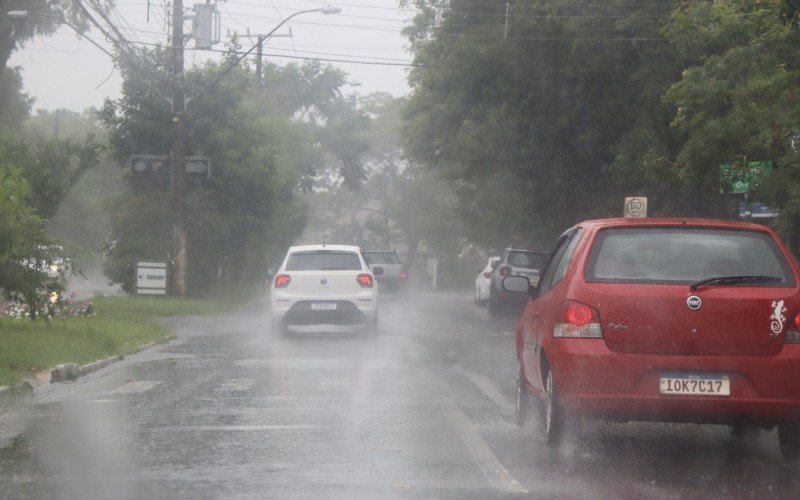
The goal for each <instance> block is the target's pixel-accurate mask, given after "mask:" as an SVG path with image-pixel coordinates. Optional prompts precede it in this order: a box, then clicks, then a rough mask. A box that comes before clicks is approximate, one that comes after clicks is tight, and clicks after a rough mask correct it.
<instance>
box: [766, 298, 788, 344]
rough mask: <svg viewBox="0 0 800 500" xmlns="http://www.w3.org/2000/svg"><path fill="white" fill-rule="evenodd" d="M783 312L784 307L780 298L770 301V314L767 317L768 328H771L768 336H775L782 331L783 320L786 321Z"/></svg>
mask: <svg viewBox="0 0 800 500" xmlns="http://www.w3.org/2000/svg"><path fill="white" fill-rule="evenodd" d="M785 312H786V307H785V306H784V305H783V301H782V300H773V301H772V316H770V317H769V319H770V324H769V328H770V330H772V334H771V335H770V337H777V336H778V335H780V333H781V332H782V331H783V322H784V321H786V316H784V315H783V313H785Z"/></svg>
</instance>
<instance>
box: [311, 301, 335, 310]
mask: <svg viewBox="0 0 800 500" xmlns="http://www.w3.org/2000/svg"><path fill="white" fill-rule="evenodd" d="M311 310H312V311H335V310H336V302H312V303H311Z"/></svg>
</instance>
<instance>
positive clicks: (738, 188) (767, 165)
mask: <svg viewBox="0 0 800 500" xmlns="http://www.w3.org/2000/svg"><path fill="white" fill-rule="evenodd" d="M770 172H772V162H769V161H751V162H750V163H748V164H747V169H746V170H744V171H743V170H742V169H740V168H734V166H733V165H731V164H730V163H723V164H722V165H720V166H719V178H720V182H721V183H722V184H723V185H725V184H727V185H729V186H730V187H731V193H734V194H747V193H748V192H750V190H751V189H752V188H753V187H755V185H756V184H758V181H759V180H760V179H761V178H762V177H764V175H766V174H768V173H770Z"/></svg>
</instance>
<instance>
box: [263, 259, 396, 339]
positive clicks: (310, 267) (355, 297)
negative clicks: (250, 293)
mask: <svg viewBox="0 0 800 500" xmlns="http://www.w3.org/2000/svg"><path fill="white" fill-rule="evenodd" d="M381 271H382V269H380V268H379V267H377V266H376V268H375V269H374V272H375V274H378V275H379V274H380V273H381ZM270 305H271V307H272V328H273V331H280V332H286V331H287V328H289V327H303V326H310V325H325V326H328V325H333V326H335V327H337V328H338V327H341V326H347V327H353V326H357V327H363V328H366V329H368V330H371V331H375V330H377V326H378V283H377V282H376V280H375V275H374V274H373V272H372V271H370V269H369V267H368V266H367V263H366V262H365V261H364V256H363V255H362V253H361V249H360V248H359V247H357V246H346V245H305V246H295V247H291V248H289V251H288V252H287V253H286V257H285V258H284V259H283V263H282V264H281V266H280V267H279V268H278V270H277V272H276V274H275V277H274V279H273V280H272V286H271V294H270Z"/></svg>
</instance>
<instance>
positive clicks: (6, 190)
mask: <svg viewBox="0 0 800 500" xmlns="http://www.w3.org/2000/svg"><path fill="white" fill-rule="evenodd" d="M21 174H22V171H21V170H20V169H19V168H14V167H12V166H10V165H8V164H6V163H5V162H4V161H2V157H0V262H4V261H6V260H7V259H8V257H9V256H10V255H11V251H12V250H13V248H14V242H15V241H17V240H18V239H19V234H18V233H19V226H20V223H21V221H22V211H23V208H24V207H25V197H26V196H27V194H28V192H29V190H30V186H29V185H28V183H27V182H26V181H25V179H23V178H22V175H21Z"/></svg>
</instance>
